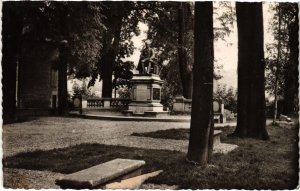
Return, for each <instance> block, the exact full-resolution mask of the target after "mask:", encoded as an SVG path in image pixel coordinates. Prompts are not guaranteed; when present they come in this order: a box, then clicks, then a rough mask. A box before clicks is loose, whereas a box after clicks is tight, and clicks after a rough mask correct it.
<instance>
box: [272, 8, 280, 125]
mask: <svg viewBox="0 0 300 191" xmlns="http://www.w3.org/2000/svg"><path fill="white" fill-rule="evenodd" d="M278 36H279V38H278V42H277V43H278V44H277V62H276V73H275V88H274V97H275V99H274V117H273V125H275V124H276V118H277V94H278V93H277V91H278V78H279V62H280V60H281V40H280V39H281V10H280V7H279V6H278Z"/></svg>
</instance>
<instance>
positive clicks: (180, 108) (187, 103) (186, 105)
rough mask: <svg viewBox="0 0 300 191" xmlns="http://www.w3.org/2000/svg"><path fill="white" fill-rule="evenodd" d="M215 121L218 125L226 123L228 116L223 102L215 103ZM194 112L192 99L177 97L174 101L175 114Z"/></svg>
mask: <svg viewBox="0 0 300 191" xmlns="http://www.w3.org/2000/svg"><path fill="white" fill-rule="evenodd" d="M213 110H214V121H215V122H217V123H225V122H226V116H225V111H224V104H223V103H222V102H221V101H217V100H214V101H213ZM191 111H192V99H185V98H184V97H183V96H178V97H175V99H174V100H173V113H179V114H180V113H185V114H190V113H191Z"/></svg>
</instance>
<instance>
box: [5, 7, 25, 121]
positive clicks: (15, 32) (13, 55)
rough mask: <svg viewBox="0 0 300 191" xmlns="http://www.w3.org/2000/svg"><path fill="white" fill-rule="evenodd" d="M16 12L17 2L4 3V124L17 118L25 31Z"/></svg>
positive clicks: (21, 20) (21, 19)
mask: <svg viewBox="0 0 300 191" xmlns="http://www.w3.org/2000/svg"><path fill="white" fill-rule="evenodd" d="M16 10H17V8H16V2H4V3H3V12H2V13H3V18H2V22H3V30H2V43H3V48H2V63H1V64H2V85H3V86H2V93H3V97H2V99H3V103H2V107H3V116H2V117H3V123H11V122H14V120H15V117H16V71H17V62H18V57H19V56H20V51H21V47H20V44H21V42H20V41H21V34H22V29H23V17H22V16H21V14H20V13H18V12H17V11H16Z"/></svg>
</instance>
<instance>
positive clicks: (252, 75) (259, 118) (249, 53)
mask: <svg viewBox="0 0 300 191" xmlns="http://www.w3.org/2000/svg"><path fill="white" fill-rule="evenodd" d="M236 14H237V26H238V109H237V110H238V111H237V112H238V113H237V115H238V116H237V127H236V129H235V131H234V133H233V134H232V135H233V136H238V137H253V138H257V139H263V140H266V139H269V136H268V133H267V130H266V113H265V108H266V103H265V85H264V82H265V75H264V72H265V63H264V48H263V15H262V3H241V2H237V3H236Z"/></svg>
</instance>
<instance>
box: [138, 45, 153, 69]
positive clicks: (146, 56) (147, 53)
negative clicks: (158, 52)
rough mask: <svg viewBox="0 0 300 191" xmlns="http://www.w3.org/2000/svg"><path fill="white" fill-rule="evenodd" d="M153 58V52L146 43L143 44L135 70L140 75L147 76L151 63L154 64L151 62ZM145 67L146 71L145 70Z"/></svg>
mask: <svg viewBox="0 0 300 191" xmlns="http://www.w3.org/2000/svg"><path fill="white" fill-rule="evenodd" d="M154 58H155V54H154V51H153V50H152V49H151V48H150V47H149V44H148V43H145V48H144V49H143V50H142V52H141V56H140V60H139V63H138V66H137V70H138V71H139V73H140V74H149V73H150V69H151V68H153V67H154V66H152V67H151V65H152V63H153V64H156V62H155V61H154V60H153V59H154ZM146 67H147V69H146Z"/></svg>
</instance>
